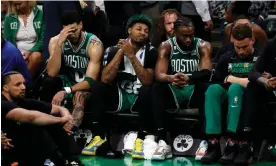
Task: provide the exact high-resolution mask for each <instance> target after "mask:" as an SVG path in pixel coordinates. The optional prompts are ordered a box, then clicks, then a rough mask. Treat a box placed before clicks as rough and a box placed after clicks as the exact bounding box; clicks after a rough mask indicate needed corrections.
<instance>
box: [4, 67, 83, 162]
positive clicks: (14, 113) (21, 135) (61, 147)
mask: <svg viewBox="0 0 276 166" xmlns="http://www.w3.org/2000/svg"><path fill="white" fill-rule="evenodd" d="M1 80H2V86H1V89H2V95H1V117H2V119H1V121H2V131H3V132H4V133H7V134H8V135H9V138H10V139H12V145H13V146H14V147H13V148H12V150H13V153H12V154H13V156H14V158H15V159H16V160H15V161H18V162H19V163H20V165H22V166H27V165H43V163H44V161H45V160H46V158H48V157H50V159H51V160H52V161H53V162H54V163H55V164H56V165H60V166H65V163H66V160H67V163H69V164H72V163H75V165H76V166H79V165H82V164H81V163H80V161H79V160H78V155H79V149H78V147H77V145H76V143H75V141H74V139H73V137H71V136H68V134H67V133H66V131H67V132H69V130H68V128H70V126H71V124H72V116H71V114H70V113H69V111H68V110H67V109H65V108H62V107H60V106H56V105H51V104H47V103H44V102H40V101H37V100H31V99H26V98H25V90H26V87H25V80H24V78H23V76H22V75H21V74H20V73H18V72H14V71H11V72H8V73H6V74H5V75H4V76H3V77H2V79H1ZM53 115H58V116H53ZM63 126H64V129H63Z"/></svg>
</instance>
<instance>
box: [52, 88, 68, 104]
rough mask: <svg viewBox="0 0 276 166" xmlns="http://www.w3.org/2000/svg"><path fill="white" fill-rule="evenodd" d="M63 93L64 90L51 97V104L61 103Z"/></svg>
mask: <svg viewBox="0 0 276 166" xmlns="http://www.w3.org/2000/svg"><path fill="white" fill-rule="evenodd" d="M65 94H66V92H65V91H64V90H62V91H59V92H58V93H57V94H56V95H55V96H54V98H53V100H52V104H55V105H61V102H62V101H63V99H64V96H65Z"/></svg>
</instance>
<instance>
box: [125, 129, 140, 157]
mask: <svg viewBox="0 0 276 166" xmlns="http://www.w3.org/2000/svg"><path fill="white" fill-rule="evenodd" d="M136 138H137V133H130V134H129V135H128V136H127V138H126V140H125V141H124V149H123V153H124V154H131V153H132V152H133V149H134V145H135V140H136Z"/></svg>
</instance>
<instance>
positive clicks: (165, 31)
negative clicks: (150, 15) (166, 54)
mask: <svg viewBox="0 0 276 166" xmlns="http://www.w3.org/2000/svg"><path fill="white" fill-rule="evenodd" d="M179 17H182V16H181V14H180V13H179V12H178V11H177V10H176V9H168V10H165V11H163V12H162V14H161V16H160V18H159V20H158V23H157V30H156V32H155V34H154V36H153V39H152V45H153V46H154V47H155V48H158V47H159V45H160V44H161V43H162V42H163V41H165V40H168V39H169V38H171V37H173V36H174V22H175V21H176V19H177V18H179Z"/></svg>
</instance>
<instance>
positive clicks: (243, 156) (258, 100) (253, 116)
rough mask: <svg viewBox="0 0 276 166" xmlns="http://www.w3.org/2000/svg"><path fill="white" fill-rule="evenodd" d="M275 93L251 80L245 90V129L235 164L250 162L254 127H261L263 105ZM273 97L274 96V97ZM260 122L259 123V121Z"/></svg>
mask: <svg viewBox="0 0 276 166" xmlns="http://www.w3.org/2000/svg"><path fill="white" fill-rule="evenodd" d="M272 96H273V93H272V92H271V91H270V92H269V91H268V90H267V89H266V88H265V87H264V86H262V85H260V84H258V83H254V82H249V83H248V85H247V88H246V89H245V90H244V115H243V119H241V120H242V122H243V131H242V138H241V142H240V147H239V154H238V156H237V157H236V158H235V161H234V163H235V164H248V161H249V159H250V158H251V157H252V149H251V144H250V143H251V141H252V140H253V134H252V129H254V130H255V129H256V128H257V127H258V128H259V126H260V125H262V123H261V122H260V120H261V117H262V115H263V114H267V113H266V112H263V111H261V110H262V107H263V106H264V104H265V103H266V102H268V101H269V100H268V98H269V97H272ZM272 98H273V97H272ZM257 122H258V123H257Z"/></svg>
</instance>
